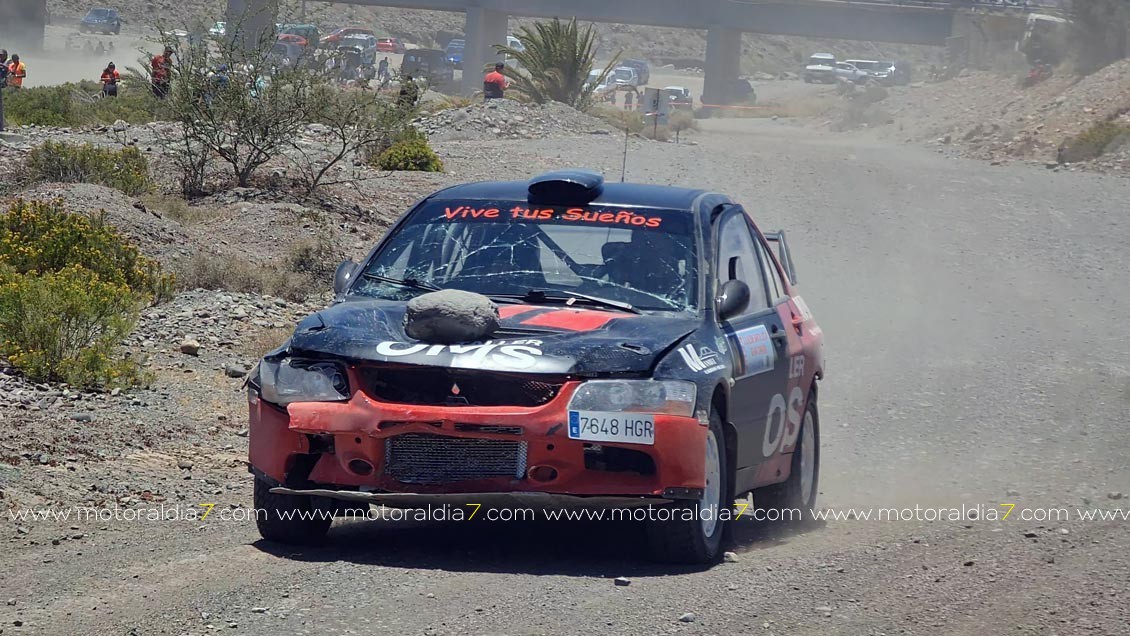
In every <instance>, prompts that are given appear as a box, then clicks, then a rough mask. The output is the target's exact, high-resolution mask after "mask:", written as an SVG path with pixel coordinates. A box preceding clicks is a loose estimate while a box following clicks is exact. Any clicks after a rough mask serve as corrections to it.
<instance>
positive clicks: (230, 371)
mask: <svg viewBox="0 0 1130 636" xmlns="http://www.w3.org/2000/svg"><path fill="white" fill-rule="evenodd" d="M224 375H226V376H228V377H229V378H242V377H244V376H246V375H247V368H246V367H244V366H243V365H242V364H235V363H230V364H225V365H224Z"/></svg>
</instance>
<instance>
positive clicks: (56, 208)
mask: <svg viewBox="0 0 1130 636" xmlns="http://www.w3.org/2000/svg"><path fill="white" fill-rule="evenodd" d="M0 263H3V264H5V265H6V266H8V267H9V268H11V269H13V270H14V271H15V272H16V273H17V274H32V273H36V272H56V271H61V270H63V269H66V268H68V267H72V266H76V265H77V266H80V267H82V268H83V269H85V270H88V271H90V272H93V273H94V274H95V275H97V276H98V278H99V279H100V280H103V281H106V282H108V283H113V284H116V285H125V286H126V287H128V288H129V289H130V290H131V291H133V292H135V293H138V294H141V295H143V296H146V297H148V298H151V299H154V300H158V301H160V300H167V299H168V298H170V297H171V296H172V290H173V280H172V277H171V276H168V275H167V274H164V273H162V272H161V267H160V265H158V264H157V263H155V262H154V261H151V260H149V259H148V258H145V257H144V256H142V255H141V254H140V253H139V252H138V251H137V248H136V247H134V246H133V245H130V244H129V243H127V242H126V241H125V240H124V239H123V238H122V237H121V236H120V235H118V233H117V232H115V231H114V229H113V228H111V227H110V226H108V225H106V223H105V222H104V219H102V218H101V217H100V216H99V217H95V218H87V217H85V216H81V215H78V214H70V213H68V212H66V211H65V210H63V207H62V205H61V204H59V203H47V202H43V201H20V200H17V201H15V202H13V203H12V204H11V205H10V206H9V207H8V211H7V212H5V213H3V214H0Z"/></svg>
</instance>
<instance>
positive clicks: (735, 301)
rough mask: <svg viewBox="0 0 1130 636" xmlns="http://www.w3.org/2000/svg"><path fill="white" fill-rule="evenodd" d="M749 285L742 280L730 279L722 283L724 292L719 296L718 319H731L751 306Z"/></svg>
mask: <svg viewBox="0 0 1130 636" xmlns="http://www.w3.org/2000/svg"><path fill="white" fill-rule="evenodd" d="M749 296H750V294H749V285H746V284H745V283H743V282H742V281H740V280H737V279H734V280H728V281H726V282H725V283H723V284H722V293H721V294H720V295H719V296H718V301H717V307H718V319H719V320H729V319H730V318H733V317H734V316H736V315H738V314H740V313H742V312H743V311H745V310H746V307H749Z"/></svg>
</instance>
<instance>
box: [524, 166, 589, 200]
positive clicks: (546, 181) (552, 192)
mask: <svg viewBox="0 0 1130 636" xmlns="http://www.w3.org/2000/svg"><path fill="white" fill-rule="evenodd" d="M602 192H604V177H603V176H601V174H600V173H598V172H593V171H591V170H558V171H555V172H547V173H545V174H543V175H540V176H537V177H534V178H533V179H530V188H529V193H530V197H529V198H530V203H542V204H547V205H586V204H588V203H590V202H592V201H593V199H596V198H597V197H599V196H600V194H601V193H602Z"/></svg>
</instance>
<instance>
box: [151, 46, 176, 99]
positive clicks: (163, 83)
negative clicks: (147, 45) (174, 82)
mask: <svg viewBox="0 0 1130 636" xmlns="http://www.w3.org/2000/svg"><path fill="white" fill-rule="evenodd" d="M172 64H173V50H172V49H171V48H169V47H167V46H166V47H165V52H164V53H163V54H162V55H154V56H153V60H152V61H151V62H150V67H151V72H150V75H151V76H152V78H153V80H152V81H153V95H154V96H155V97H156V98H157V99H164V98H165V96H166V95H168V94H169V81H170V76H171V75H172Z"/></svg>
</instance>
